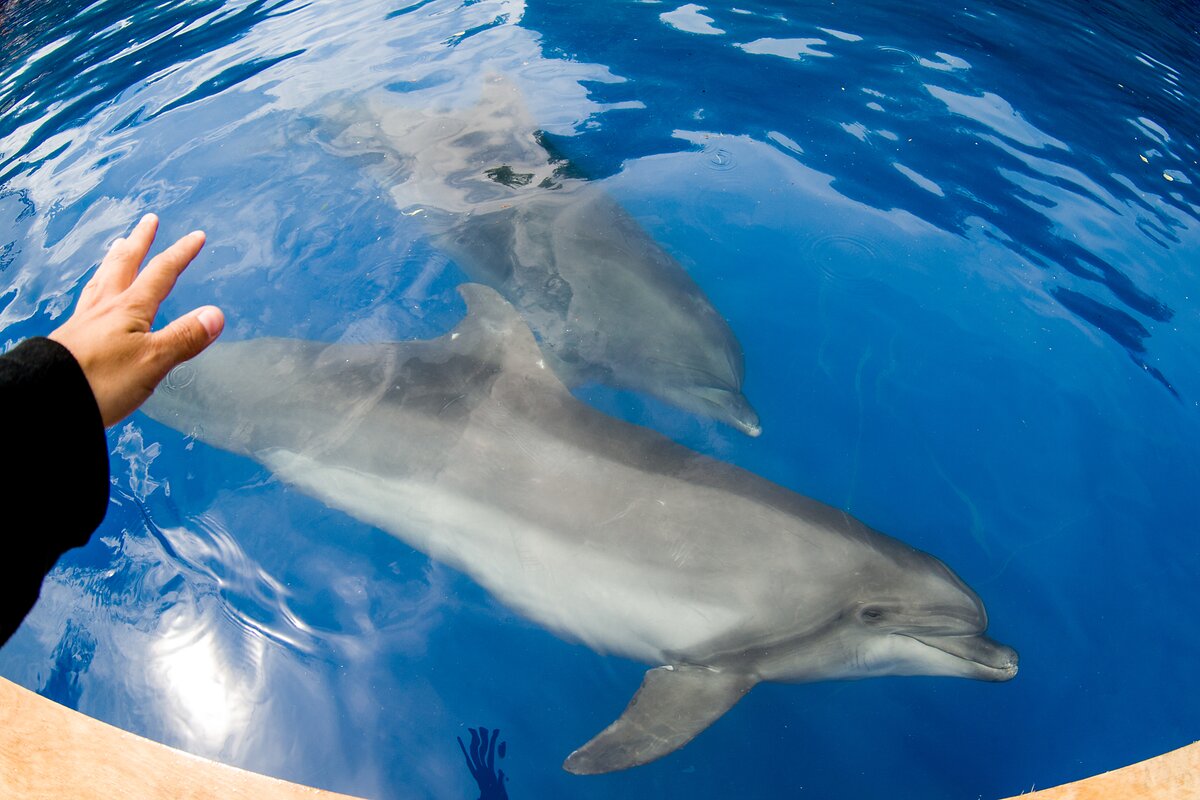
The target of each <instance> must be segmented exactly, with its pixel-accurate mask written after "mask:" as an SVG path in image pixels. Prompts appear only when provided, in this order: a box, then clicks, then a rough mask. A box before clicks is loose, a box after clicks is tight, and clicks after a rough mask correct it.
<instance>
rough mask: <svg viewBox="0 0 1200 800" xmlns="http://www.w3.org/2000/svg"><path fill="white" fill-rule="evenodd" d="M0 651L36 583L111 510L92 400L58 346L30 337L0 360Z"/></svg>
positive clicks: (33, 596) (104, 449)
mask: <svg viewBox="0 0 1200 800" xmlns="http://www.w3.org/2000/svg"><path fill="white" fill-rule="evenodd" d="M0 441H2V442H3V443H4V444H3V448H2V450H0V644H3V643H4V642H5V641H7V640H8V637H9V636H11V635H12V633H13V631H15V630H16V629H17V626H19V625H20V624H21V620H22V619H24V618H25V615H26V614H27V613H29V609H31V608H33V604H34V603H35V602H37V598H38V592H39V591H41V587H42V578H44V577H45V576H46V573H48V572H49V571H50V569H51V568H52V567H53V566H54V563H55V562H56V561H58V558H59V556H61V555H62V554H63V553H65V552H66V551H67V550H69V549H71V548H72V547H78V546H79V545H82V544H84V543H85V542H87V540H88V537H90V536H91V535H92V531H94V530H95V529H96V526H98V525H99V524H100V522H101V520H103V519H104V513H105V511H107V510H108V444H107V442H106V441H105V438H104V422H103V420H102V419H101V417H100V409H99V408H98V407H97V406H96V398H95V396H94V395H93V394H92V389H91V387H90V386H89V385H88V382H87V378H86V377H84V374H83V370H82V369H81V368H80V366H79V363H78V362H77V361H76V360H75V358H74V356H72V355H71V353H70V351H68V350H67V349H66V348H65V347H63V346H62V345H60V344H58V343H57V342H54V341H51V340H50V339H30V340H28V341H25V342H22V343H21V344H20V345H18V346H16V347H15V348H13V349H12V350H11V351H10V352H9V353H8V354H6V355H3V356H0Z"/></svg>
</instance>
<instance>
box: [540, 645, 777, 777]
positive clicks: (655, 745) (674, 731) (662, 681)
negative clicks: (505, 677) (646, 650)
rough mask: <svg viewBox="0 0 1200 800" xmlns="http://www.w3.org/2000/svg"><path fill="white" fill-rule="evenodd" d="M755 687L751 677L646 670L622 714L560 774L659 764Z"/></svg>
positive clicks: (683, 668) (704, 671)
mask: <svg viewBox="0 0 1200 800" xmlns="http://www.w3.org/2000/svg"><path fill="white" fill-rule="evenodd" d="M756 683H758V679H757V678H755V677H753V676H750V675H744V674H739V673H736V672H720V671H717V670H712V669H708V668H706V667H692V666H668V667H658V668H656V669H652V670H649V671H647V672H646V677H645V678H644V679H643V680H642V686H641V688H640V689H638V692H637V694H635V695H634V696H633V700H631V701H630V703H629V706H628V707H627V708H626V709H625V713H624V714H622V715H621V717H620V718H619V719H618V720H617V721H616V722H614V723H613V724H612V725H609V726H608V727H607V728H605V729H604V730H603V731H601V732H600V734H599V735H598V736H596V738H594V739H592V740H591V741H590V742H588V743H587V744H585V745H584V746H583V747H581V748H579V749H578V750H576V751H575V752H574V753H572V754H571V755H570V756H569V757H568V758H567V760H566V761H565V762H563V769H565V770H567V772H573V773H575V774H576V775H594V774H597V773H600V772H613V771H615V770H619V769H628V768H629V767H636V766H639V765H641V764H647V763H649V762H651V761H653V760H655V759H656V758H661V757H663V756H665V755H666V754H667V753H671V752H673V751H675V750H678V749H679V748H681V747H683V746H684V745H685V744H687V743H688V742H690V741H691V740H692V739H694V738H695V737H696V735H697V734H698V733H700V731H702V730H704V729H705V728H707V727H708V726H709V725H711V724H712V723H713V722H715V721H716V720H717V718H718V717H720V716H721V715H722V714H724V713H725V712H726V711H728V710H729V709H730V708H732V707H733V705H734V703H736V702H737V701H738V700H741V699H742V697H744V696H745V694H746V692H748V691H750V689H752V688H753V687H754V684H756Z"/></svg>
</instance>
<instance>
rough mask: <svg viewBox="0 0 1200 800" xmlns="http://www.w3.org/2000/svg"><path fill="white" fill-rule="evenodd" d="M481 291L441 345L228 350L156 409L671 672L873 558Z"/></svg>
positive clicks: (841, 524)
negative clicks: (616, 405)
mask: <svg viewBox="0 0 1200 800" xmlns="http://www.w3.org/2000/svg"><path fill="white" fill-rule="evenodd" d="M463 291H464V295H465V296H466V297H467V299H468V303H469V307H470V313H469V315H468V317H467V318H466V320H464V322H463V323H462V324H461V325H460V326H459V327H458V328H456V329H455V330H454V331H452V332H451V333H449V334H447V335H445V336H443V337H440V338H439V339H435V340H432V341H423V342H409V343H392V344H380V345H359V344H351V345H342V344H332V345H322V344H319V343H313V342H302V341H295V340H283V339H267V340H252V341H247V342H239V343H233V344H217V345H214V346H213V347H212V348H210V350H209V351H208V352H206V353H205V354H203V355H201V356H200V357H199V358H197V359H196V360H195V361H194V362H192V363H191V364H189V365H188V368H187V371H188V372H189V373H190V375H188V376H185V377H186V379H185V380H179V379H178V376H172V379H171V380H170V381H168V382H167V384H165V386H164V388H162V389H160V390H159V392H157V393H156V395H155V397H154V398H152V400H151V402H150V403H149V404H148V405H147V407H146V410H147V411H148V413H150V415H151V416H153V417H155V418H156V419H159V420H160V421H163V422H165V423H167V424H171V425H174V426H175V427H177V428H179V429H181V430H183V431H185V432H189V433H194V434H195V435H196V436H197V437H198V438H200V439H202V440H204V441H206V442H209V443H211V444H214V445H216V446H218V447H222V448H225V449H229V450H233V451H235V452H240V453H244V454H246V455H249V456H252V457H254V458H256V459H258V460H259V461H261V462H262V463H264V464H266V465H267V466H268V467H270V468H271V469H272V470H273V471H275V472H276V473H277V474H279V475H280V477H282V478H284V479H285V480H287V481H289V482H291V483H294V484H296V485H297V486H299V487H300V488H302V489H304V490H305V491H306V492H309V493H310V494H313V495H314V496H316V497H318V498H320V499H322V500H324V501H325V502H326V503H328V504H329V505H331V506H333V507H336V508H341V509H343V510H345V511H347V512H349V513H351V514H353V515H354V516H356V517H358V518H360V519H363V520H365V521H367V522H370V523H372V524H375V525H378V526H379V527H381V528H383V529H385V530H388V531H390V532H392V533H394V534H396V535H397V536H399V537H401V538H402V539H404V540H405V541H408V542H409V543H410V544H412V545H414V546H415V547H417V548H419V549H421V550H423V551H425V552H427V553H429V554H430V555H433V556H434V557H437V558H439V559H441V560H444V561H447V562H448V563H450V564H452V565H454V566H456V567H458V568H460V569H463V570H464V571H466V572H468V573H469V574H471V575H472V576H473V577H475V578H476V580H478V581H479V582H480V583H482V584H483V585H484V586H486V587H487V588H488V589H489V590H491V591H493V592H494V593H495V594H496V595H497V596H498V597H500V598H501V599H502V600H505V601H506V602H508V603H509V604H511V605H512V606H514V607H515V608H517V609H518V610H520V611H522V612H523V613H526V614H527V615H529V616H531V617H532V618H534V619H536V620H538V621H539V622H541V623H543V624H545V625H546V626H547V627H549V628H551V629H552V630H555V631H557V632H559V633H562V634H564V635H567V636H569V637H572V638H576V639H581V640H583V641H585V642H586V643H588V644H589V645H591V646H593V647H594V648H595V649H597V650H601V651H615V652H620V653H623V654H625V655H629V656H632V657H636V658H641V659H643V660H647V661H651V662H654V661H661V660H662V659H664V658H665V657H666V656H667V655H668V654H669V653H671V652H674V651H685V650H688V649H689V648H695V647H697V646H702V645H703V643H704V642H705V641H719V640H720V639H721V638H722V637H724V636H725V635H726V634H728V633H729V631H731V630H741V631H749V632H750V633H749V635H753V634H752V630H753V629H755V628H760V627H761V628H762V629H763V630H764V631H769V630H772V629H773V626H774V625H776V623H777V620H776V619H775V618H774V616H775V615H774V612H771V611H768V612H766V613H764V611H763V609H770V608H771V607H772V605H773V604H776V605H778V604H782V606H783V607H782V613H784V614H786V615H790V616H792V617H794V616H795V615H796V614H797V613H799V612H797V611H796V608H797V607H800V606H802V605H803V599H804V597H806V596H808V595H810V594H816V593H819V592H821V591H824V590H826V589H827V588H828V587H830V586H833V585H835V584H836V582H837V581H838V580H839V578H840V577H841V576H842V573H844V572H845V571H846V569H848V567H847V566H846V564H847V563H848V562H847V559H846V555H847V554H848V553H849V554H853V553H854V552H857V551H858V550H861V549H863V548H864V547H868V548H869V546H870V544H869V540H870V537H871V534H870V533H869V532H867V531H866V529H865V528H863V526H862V525H861V524H859V523H857V522H855V521H854V520H852V519H851V518H849V517H847V516H846V515H844V514H842V513H841V512H838V511H835V510H833V509H830V508H829V507H827V506H824V505H822V504H820V503H817V502H816V501H812V500H808V499H807V498H802V497H800V496H799V495H795V494H794V493H790V492H787V491H786V490H783V489H781V488H779V487H776V486H774V485H773V484H770V483H769V482H766V481H763V480H762V479H759V478H757V477H755V476H753V475H751V474H750V473H747V472H744V471H742V470H740V469H737V468H736V467H733V466H731V465H727V464H723V463H721V462H717V461H714V460H712V459H708V458H706V457H704V456H702V455H700V454H697V453H695V452H693V451H690V450H688V449H686V448H683V447H681V446H679V445H677V444H675V443H673V442H671V441H669V440H668V439H666V438H664V437H662V436H659V435H658V434H655V433H653V432H651V431H649V430H647V429H644V428H640V427H637V426H633V425H629V424H628V423H624V422H622V421H620V420H616V419H613V418H611V417H608V416H606V415H604V414H601V413H600V412H597V411H595V410H593V409H591V408H589V407H588V406H586V405H585V404H583V403H580V402H579V401H578V400H576V399H575V398H574V397H572V396H571V395H570V393H569V392H568V391H567V390H566V389H565V387H563V385H562V384H561V383H560V382H559V381H558V380H557V378H556V377H555V376H554V374H553V372H552V371H551V370H549V368H548V367H546V365H545V362H544V359H543V357H542V354H541V352H540V350H539V349H538V348H537V345H536V343H535V342H534V340H533V338H532V336H531V335H530V333H529V331H528V328H526V327H525V326H524V324H523V322H522V321H521V319H520V317H518V316H517V315H516V314H515V313H514V312H513V310H512V308H511V307H510V306H508V304H507V303H505V302H504V301H503V300H502V299H501V298H499V297H498V296H496V294H495V293H494V292H492V291H491V290H489V289H485V288H484V287H481V286H471V287H464V289H463ZM796 563H805V564H807V565H810V566H811V567H812V569H811V570H806V573H808V574H809V575H810V576H811V575H819V576H822V577H819V578H815V579H814V578H811V577H810V578H808V579H806V580H805V581H803V582H801V581H797V580H796V576H795V574H794V572H795V570H794V565H795V564H796ZM789 565H792V566H789ZM649 587H653V588H652V589H651V588H649ZM814 624H816V623H815V622H814ZM766 635H767V633H764V636H766Z"/></svg>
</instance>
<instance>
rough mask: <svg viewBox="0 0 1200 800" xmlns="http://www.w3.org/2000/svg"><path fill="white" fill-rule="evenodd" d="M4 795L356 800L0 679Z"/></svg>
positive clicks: (0, 791) (105, 799) (42, 799)
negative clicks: (222, 760)
mask: <svg viewBox="0 0 1200 800" xmlns="http://www.w3.org/2000/svg"><path fill="white" fill-rule="evenodd" d="M0 797H3V798H4V800H35V799H36V800H47V799H48V798H71V800H76V799H77V800H112V798H114V797H135V798H139V800H140V799H141V798H145V799H146V800H157V798H163V800H167V798H169V799H170V800H209V799H210V798H211V800H218V799H219V800H230V799H231V798H234V799H236V800H242V799H244V800H300V798H303V799H304V800H355V798H351V797H350V796H349V795H344V794H334V793H333V792H323V791H321V790H320V789H313V788H312V787H309V786H301V785H299V784H296V783H288V782H287V781H281V780H279V779H277V778H269V777H267V776H265V775H258V774H256V773H253V772H247V771H245V770H241V769H237V768H236V767H230V766H228V765H226V764H219V763H217V762H215V761H209V760H208V759H206V758H200V757H199V756H194V755H191V754H190V753H185V752H183V751H182V750H176V749H175V748H173V747H167V746H166V745H162V744H159V743H158V742H152V741H150V740H149V739H144V738H142V737H141V736H137V735H135V734H132V733H129V732H128V731H123V730H121V729H120V728H114V727H113V726H112V725H108V724H107V723H104V722H100V721H99V720H95V719H92V718H91V717H88V716H85V715H84V714H80V713H79V712H78V711H74V710H72V709H69V708H67V707H65V706H61V705H59V704H58V703H55V702H54V701H53V700H47V699H46V698H44V697H42V696H40V695H38V694H35V693H34V692H31V691H29V690H28V689H25V688H24V687H21V686H18V685H17V684H15V683H12V682H11V681H8V680H5V679H4V678H0Z"/></svg>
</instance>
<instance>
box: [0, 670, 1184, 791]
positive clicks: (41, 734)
mask: <svg viewBox="0 0 1200 800" xmlns="http://www.w3.org/2000/svg"><path fill="white" fill-rule="evenodd" d="M114 797H128V798H136V800H210V798H211V800H339V799H340V800H354V798H350V797H349V795H344V794H334V793H332V792H323V791H320V790H318V789H313V788H310V787H308V786H300V785H298V784H294V783H287V782H286V781H281V780H277V779H275V778H268V777H266V776H264V775H256V774H255V773H253V772H246V771H245V770H241V769H236V768H234V767H230V766H226V765H224V764H218V763H216V762H214V761H209V760H207V759H204V758H200V757H198V756H193V755H190V754H188V753H184V752H182V751H180V750H175V749H174V748H171V747H167V746H165V745H161V744H158V743H157V742H152V741H150V740H148V739H143V738H142V737H140V736H136V735H134V734H132V733H129V732H127V731H123V730H120V729H119V728H114V727H113V726H111V725H108V724H106V723H103V722H100V721H98V720H95V719H92V718H91V717H88V716H85V715H83V714H80V713H78V712H77V711H72V710H71V709H69V708H66V707H64V706H60V705H59V704H58V703H55V702H53V701H52V700H47V699H46V698H44V697H41V696H39V695H37V694H35V693H33V692H31V691H29V690H28V689H25V688H23V687H21V686H17V685H16V684H14V683H11V682H9V681H7V680H5V679H4V678H0V798H3V800H57V799H58V798H70V800H112V798H114ZM1020 797H1021V798H1022V800H1200V742H1197V743H1195V744H1191V745H1188V746H1186V747H1181V748H1179V749H1178V750H1174V751H1172V752H1170V753H1167V754H1165V755H1161V756H1158V757H1157V758H1151V759H1148V760H1146V761H1142V762H1140V763H1138V764H1133V765H1132V766H1128V767H1124V768H1123V769H1118V770H1114V771H1113V772H1106V773H1104V774H1103V775H1097V776H1095V777H1092V778H1087V779H1085V780H1082V781H1077V782H1075V783H1068V784H1065V785H1063V786H1059V787H1056V788H1054V789H1044V790H1042V791H1037V792H1032V793H1029V794H1023V795H1020ZM1009 800H1013V798H1009Z"/></svg>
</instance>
